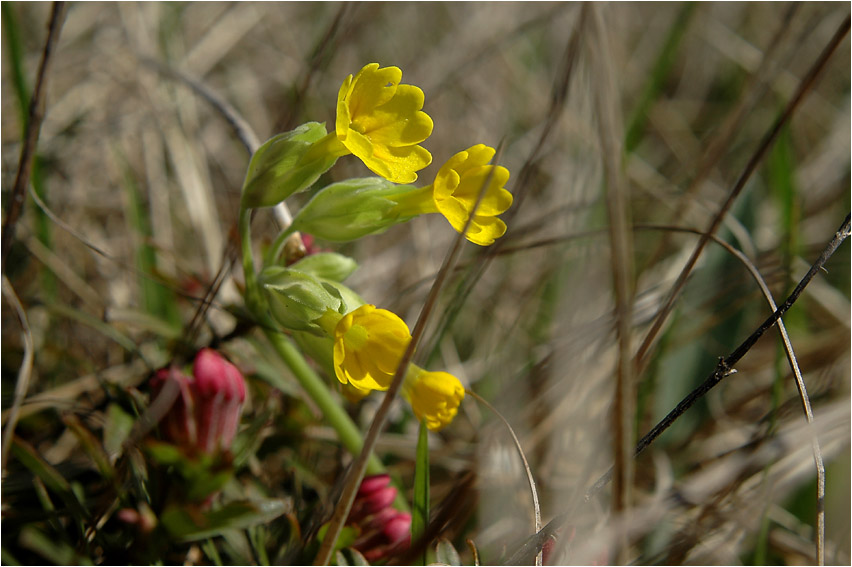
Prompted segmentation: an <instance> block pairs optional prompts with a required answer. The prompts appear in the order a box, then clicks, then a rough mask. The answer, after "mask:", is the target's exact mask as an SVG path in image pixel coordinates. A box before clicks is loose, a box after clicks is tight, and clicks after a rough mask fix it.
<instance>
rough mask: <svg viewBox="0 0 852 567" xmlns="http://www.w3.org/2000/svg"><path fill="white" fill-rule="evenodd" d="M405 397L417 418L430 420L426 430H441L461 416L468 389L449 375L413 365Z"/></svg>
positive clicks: (405, 382)
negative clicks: (461, 407)
mask: <svg viewBox="0 0 852 567" xmlns="http://www.w3.org/2000/svg"><path fill="white" fill-rule="evenodd" d="M402 395H403V397H404V398H405V399H406V400H408V403H410V404H411V409H412V410H414V415H415V416H417V419H421V420H424V421H426V427H428V428H429V429H431V430H432V431H438V430H439V429H442V428H443V427H445V426H447V425H449V424H450V423H451V422H452V421H453V418H454V417H455V416H456V413H458V410H459V404H461V401H462V400H463V399H464V387H463V386H462V384H461V382H459V379H458V378H456V377H455V376H453V375H452V374H450V373H448V372H429V371H427V370H424V369H422V368H420V367H419V366H415V365H414V364H412V365H411V366H410V367H409V370H408V373H407V374H406V375H405V381H404V382H403V383H402Z"/></svg>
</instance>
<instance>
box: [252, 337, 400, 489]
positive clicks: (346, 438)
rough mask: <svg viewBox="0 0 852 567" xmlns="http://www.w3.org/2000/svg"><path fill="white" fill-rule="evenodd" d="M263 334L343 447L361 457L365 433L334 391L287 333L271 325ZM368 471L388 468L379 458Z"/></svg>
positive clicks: (373, 471)
mask: <svg viewBox="0 0 852 567" xmlns="http://www.w3.org/2000/svg"><path fill="white" fill-rule="evenodd" d="M263 332H264V334H265V335H266V338H267V339H269V342H270V343H272V346H273V348H274V349H275V352H276V353H278V356H280V357H281V360H283V361H284V362H285V363H286V364H287V366H288V367H289V368H290V370H292V371H293V375H294V376H295V377H296V379H297V380H298V381H299V384H300V385H301V386H302V388H303V389H304V390H305V392H307V393H308V395H309V396H310V397H311V399H312V400H313V401H314V403H315V404H316V405H317V406H319V409H320V411H322V413H323V416H325V419H326V421H327V422H328V424H329V425H331V427H332V428H334V430H335V431H336V432H337V437H338V438H339V439H340V442H341V443H342V444H343V446H344V447H346V449H347V450H348V451H349V452H350V453H352V454H353V455H358V454H359V453H360V452H361V448H362V447H363V446H364V441H363V439H362V438H361V432H360V431H359V430H358V427H357V426H356V425H355V423H353V422H352V420H351V419H350V418H349V415H348V414H347V413H346V412H345V411H344V409H343V408H342V407H341V406H340V404H338V403H337V401H336V400H335V399H334V398H333V397H332V396H331V392H330V391H329V390H328V388H327V387H326V385H325V382H323V381H322V378H320V377H319V376H318V375H317V373H316V372H314V371H313V369H312V368H311V367H310V366H308V363H307V361H306V360H305V359H304V357H303V356H302V354H301V353H300V352H299V350H298V349H297V348H296V346H295V345H294V344H293V342H292V341H290V339H288V338H287V337H286V336H285V335H284V334H283V333H281V332H280V331H276V330H274V328H273V327H271V326H270V325H264V326H263ZM367 471H368V472H369V473H370V474H378V473H381V472H384V466H383V465H382V463H381V461H379V460H378V459H377V458H376V456H375V455H373V456H371V457H370V461H369V462H368V463H367Z"/></svg>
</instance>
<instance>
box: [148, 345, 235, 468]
mask: <svg viewBox="0 0 852 567" xmlns="http://www.w3.org/2000/svg"><path fill="white" fill-rule="evenodd" d="M192 373H193V376H192V377H189V376H186V375H185V374H183V373H182V372H180V371H179V370H178V369H177V368H174V367H171V368H164V369H161V370H159V371H158V372H157V374H156V375H155V376H154V378H152V379H151V389H152V392H153V394H154V396H157V395H158V394H159V393H160V392H161V391H162V389H163V387H164V386H165V384H166V382H167V381H169V380H172V381H174V382H176V383H177V385H178V386H179V388H180V392H179V394H178V397H177V399H176V400H175V402H174V404H173V405H172V407H171V409H170V410H169V411H168V413H167V414H166V415H165V416H164V417H163V419H162V420H161V421H160V431H161V433H162V435H163V437H164V438H165V439H166V440H168V441H170V442H171V443H174V444H175V445H180V446H182V447H184V448H187V449H190V450H193V451H194V450H200V451H202V452H205V453H214V452H216V451H217V450H224V449H228V448H230V446H231V443H232V442H233V440H234V436H235V435H236V434H237V429H239V425H240V415H241V414H242V406H243V402H244V401H245V398H246V385H245V380H244V379H243V375H242V374H241V373H240V371H239V370H238V369H237V367H236V366H234V365H233V364H231V363H230V362H228V361H227V360H225V359H224V358H223V357H222V355H220V354H219V353H218V352H216V351H215V350H213V349H209V348H205V349H201V350H200V351H199V352H198V354H197V355H196V357H195V362H194V364H193V368H192Z"/></svg>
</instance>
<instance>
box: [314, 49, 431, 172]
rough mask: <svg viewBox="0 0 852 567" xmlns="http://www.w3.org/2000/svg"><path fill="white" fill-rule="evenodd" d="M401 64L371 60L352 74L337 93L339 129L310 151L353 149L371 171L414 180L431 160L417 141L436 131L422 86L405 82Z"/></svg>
mask: <svg viewBox="0 0 852 567" xmlns="http://www.w3.org/2000/svg"><path fill="white" fill-rule="evenodd" d="M401 80H402V71H401V70H400V69H399V68H398V67H381V68H380V67H379V64H378V63H369V64H367V65H365V66H364V68H362V69H361V70H360V71H359V72H358V73H357V74H356V75H355V76H354V77H353V76H352V75H349V76H348V77H346V79H345V80H344V81H343V84H342V85H341V86H340V91H339V92H338V95H337V118H336V121H335V131H334V132H332V133H330V134H329V135H328V136H326V137H325V138H323V139H322V140H320V141H318V142H317V143H316V144H315V148H314V149H313V150H312V151H311V152H309V153H310V158H311V159H313V158H314V157H315V156H316V155H318V154H323V153H324V154H329V155H336V156H343V155H347V154H354V155H355V156H357V157H358V158H359V159H360V160H361V161H363V162H364V165H366V166H367V167H368V168H369V169H370V170H371V171H373V172H374V173H376V174H377V175H380V176H381V177H384V178H385V179H387V180H388V181H392V182H394V183H411V182H412V181H414V180H416V179H417V173H416V172H417V171H419V170H421V169H423V168H424V167H426V166H427V165H429V164H430V163H431V162H432V155H431V154H430V153H429V152H428V151H427V150H426V149H425V148H423V147H422V146H420V145H418V144H420V143H421V142H423V141H424V140H426V138H428V137H429V136H430V135H431V134H432V119H431V118H430V117H429V115H428V114H426V113H425V112H423V111H422V110H421V109H422V108H423V101H424V96H423V91H422V90H420V89H419V88H418V87H415V86H413V85H402V84H400V81H401Z"/></svg>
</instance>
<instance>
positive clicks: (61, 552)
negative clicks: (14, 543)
mask: <svg viewBox="0 0 852 567" xmlns="http://www.w3.org/2000/svg"><path fill="white" fill-rule="evenodd" d="M20 544H21V547H24V548H27V549H29V550H30V551H33V552H35V553H36V554H37V555H39V556H40V557H43V558H45V559H47V560H48V561H50V562H51V563H53V564H54V565H92V561H91V560H90V559H89V558H87V557H82V556H80V555H78V554H77V552H76V551H75V550H74V548H73V547H71V545H69V544H68V543H66V542H64V541H57V540H56V539H55V538H53V537H50V536H48V535H46V534H44V533H42V532H41V531H39V530H38V529H37V528H36V527H35V526H33V525H28V526H25V527H24V528H23V529H22V530H21V535H20Z"/></svg>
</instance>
